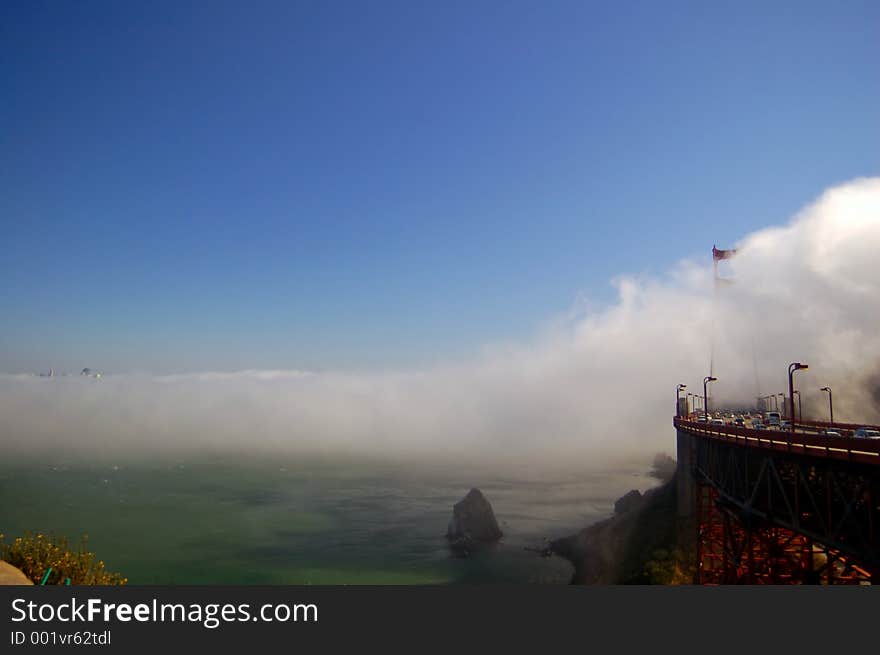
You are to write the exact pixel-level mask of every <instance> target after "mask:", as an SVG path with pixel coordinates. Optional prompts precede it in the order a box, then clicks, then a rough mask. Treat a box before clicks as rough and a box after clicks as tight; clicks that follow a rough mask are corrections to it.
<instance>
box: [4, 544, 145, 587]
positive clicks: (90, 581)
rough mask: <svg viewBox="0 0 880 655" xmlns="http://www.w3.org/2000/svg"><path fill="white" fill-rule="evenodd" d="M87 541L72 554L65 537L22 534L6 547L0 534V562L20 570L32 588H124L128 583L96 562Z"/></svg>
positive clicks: (102, 563) (99, 561) (100, 561)
mask: <svg viewBox="0 0 880 655" xmlns="http://www.w3.org/2000/svg"><path fill="white" fill-rule="evenodd" d="M87 541H88V537H87V536H86V535H83V536H82V538H81V539H80V542H79V544H78V546H77V548H76V550H73V549H71V548H70V545H69V543H68V541H67V538H66V537H56V536H54V535H44V534H42V533H40V532H38V533H36V534H33V533H32V532H25V534H24V536H23V537H17V538H16V539H15V540H14V541H13V542H12V543H9V544H7V543H6V538H5V535H3V534H0V559H2V560H5V561H6V562H9V563H10V564H12V566H15V567H17V568H19V569H21V571H22V572H23V573H24V574H25V575H26V576H27V577H28V578H30V579H31V581H32V582H33V583H34V584H52V585H56V584H61V585H63V584H72V585H123V584H125V583H126V582H128V579H127V578H124V577H122V576H121V575H120V574H119V573H112V572H110V571H106V570H105V569H104V562H103V561H102V560H98V561H95V554H94V553H92V552H89V551H88V550H86V542H87ZM50 569H51V570H50ZM47 572H48V575H47ZM44 578H45V581H44ZM68 580H69V581H70V582H68Z"/></svg>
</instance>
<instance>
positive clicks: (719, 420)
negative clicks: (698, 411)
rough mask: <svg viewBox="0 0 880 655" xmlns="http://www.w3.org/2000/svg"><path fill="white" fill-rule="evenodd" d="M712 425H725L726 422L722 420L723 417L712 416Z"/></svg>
mask: <svg viewBox="0 0 880 655" xmlns="http://www.w3.org/2000/svg"><path fill="white" fill-rule="evenodd" d="M712 425H727V423H725V422H724V419H723V418H713V419H712Z"/></svg>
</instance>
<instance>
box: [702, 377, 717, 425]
mask: <svg viewBox="0 0 880 655" xmlns="http://www.w3.org/2000/svg"><path fill="white" fill-rule="evenodd" d="M717 379H718V378H713V377H712V376H711V375H707V376H706V377H704V378H703V416H704V417H705V418H706V423H708V422H709V402H708V401H709V398H708V391H707V389H706V386H707V385H708V384H709V383H710V382H715V380H717Z"/></svg>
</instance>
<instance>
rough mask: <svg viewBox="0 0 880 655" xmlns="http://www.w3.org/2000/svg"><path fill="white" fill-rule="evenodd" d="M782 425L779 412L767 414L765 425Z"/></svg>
mask: <svg viewBox="0 0 880 655" xmlns="http://www.w3.org/2000/svg"><path fill="white" fill-rule="evenodd" d="M781 423H782V416H781V415H780V414H779V412H767V425H777V426H778V425H780V424H781Z"/></svg>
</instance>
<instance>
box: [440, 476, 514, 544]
mask: <svg viewBox="0 0 880 655" xmlns="http://www.w3.org/2000/svg"><path fill="white" fill-rule="evenodd" d="M501 537H502V532H501V528H499V527H498V521H497V520H496V519H495V512H494V511H492V505H490V504H489V501H488V500H487V499H486V497H485V496H484V495H483V493H482V492H481V491H480V490H479V489H471V490H470V491H469V492H468V494H467V495H466V496H465V497H464V498H462V499H461V500H460V501H458V502H457V503H455V505H454V506H453V508H452V519H451V520H450V521H449V527H448V528H447V530H446V538H447V539H448V540H449V543H450V545H451V546H452V547H453V548H456V549H464V550H468V549H472V548H477V547H479V546H485V545H488V544H492V543H494V542H496V541H498V540H499V539H500V538H501Z"/></svg>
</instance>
